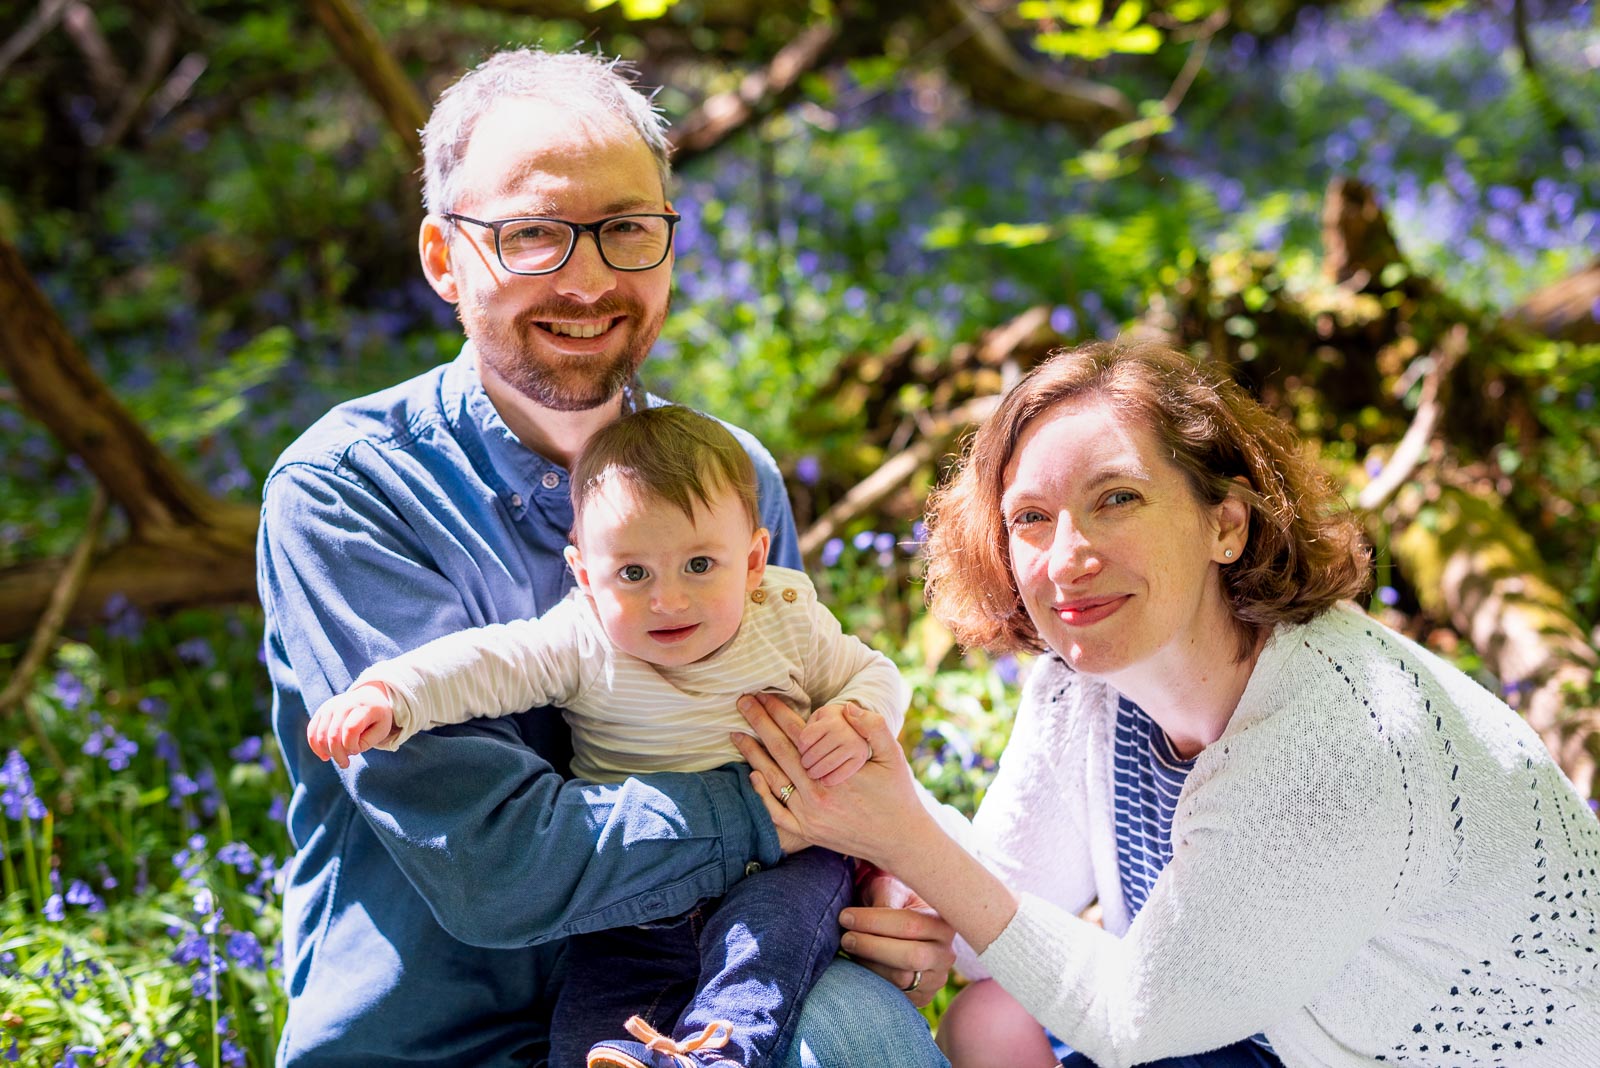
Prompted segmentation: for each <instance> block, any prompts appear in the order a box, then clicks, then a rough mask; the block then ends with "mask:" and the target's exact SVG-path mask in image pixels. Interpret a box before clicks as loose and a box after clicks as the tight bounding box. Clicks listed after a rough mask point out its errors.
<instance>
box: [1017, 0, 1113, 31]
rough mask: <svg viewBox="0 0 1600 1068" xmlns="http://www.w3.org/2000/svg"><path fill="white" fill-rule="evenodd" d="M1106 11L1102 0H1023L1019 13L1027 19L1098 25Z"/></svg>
mask: <svg viewBox="0 0 1600 1068" xmlns="http://www.w3.org/2000/svg"><path fill="white" fill-rule="evenodd" d="M1104 12H1105V7H1104V5H1103V4H1102V3H1101V0H1023V2H1022V3H1020V4H1018V5H1017V14H1019V15H1021V16H1022V17H1023V18H1025V19H1060V20H1061V21H1063V22H1065V23H1067V24H1069V25H1072V26H1097V25H1099V23H1100V16H1101V15H1102V14H1103V13H1104Z"/></svg>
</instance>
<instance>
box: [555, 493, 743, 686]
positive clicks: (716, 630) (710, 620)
mask: <svg viewBox="0 0 1600 1068" xmlns="http://www.w3.org/2000/svg"><path fill="white" fill-rule="evenodd" d="M767 541H768V538H767V532H766V531H765V530H764V529H757V530H752V529H751V527H750V517H749V515H748V514H746V512H745V510H744V506H743V505H742V504H741V503H740V502H739V498H738V496H737V495H736V494H734V493H733V492H732V491H731V490H722V491H720V492H718V493H716V494H714V495H713V496H712V499H711V505H710V507H705V506H700V505H697V506H696V508H695V511H694V517H693V518H692V519H691V518H690V517H689V516H686V515H684V514H683V512H682V510H680V509H679V508H678V507H677V506H676V505H674V504H672V503H670V502H668V501H662V500H657V499H656V498H654V497H650V496H648V495H643V494H639V493H636V492H634V491H633V489H632V487H630V486H628V485H627V484H626V483H624V482H622V481H621V480H619V479H607V480H606V481H605V482H604V483H603V484H601V485H600V486H598V487H596V488H595V490H594V491H593V492H592V493H591V494H590V495H589V497H588V498H587V499H586V500H585V501H584V503H583V515H582V517H581V519H580V522H579V534H578V546H577V550H576V551H574V550H572V549H569V550H567V552H568V560H569V561H570V562H571V563H572V566H573V571H574V573H575V574H576V575H577V577H578V584H579V586H581V587H582V588H583V590H584V592H585V593H587V594H588V595H589V597H590V599H591V600H592V601H593V602H594V607H595V612H596V614H597V615H598V616H599V617H600V625H601V626H602V627H603V628H605V632H606V636H607V637H609V638H610V639H611V642H612V644H613V645H615V646H616V647H617V648H619V649H621V650H622V651H623V652H625V653H629V654H631V655H633V656H636V657H638V658H639V659H641V660H645V661H648V662H649V663H652V664H658V665H660V666H662V667H679V666H681V665H684V664H692V663H694V662H695V661H697V660H701V659H704V658H705V657H707V656H710V655H711V654H712V653H714V652H716V651H717V650H718V649H720V648H722V647H723V646H724V645H725V644H727V642H728V641H729V639H731V638H732V637H733V636H734V634H735V633H737V632H738V630H739V622H740V620H742V619H743V618H744V606H745V600H746V599H747V598H748V597H749V595H750V591H752V590H754V589H755V588H756V587H757V586H759V585H760V584H761V576H762V574H763V573H764V571H765V570H766V560H767Z"/></svg>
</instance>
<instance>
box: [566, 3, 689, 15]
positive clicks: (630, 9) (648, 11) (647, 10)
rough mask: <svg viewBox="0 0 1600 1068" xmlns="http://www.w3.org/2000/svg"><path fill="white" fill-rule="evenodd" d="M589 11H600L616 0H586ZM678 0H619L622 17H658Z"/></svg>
mask: <svg viewBox="0 0 1600 1068" xmlns="http://www.w3.org/2000/svg"><path fill="white" fill-rule="evenodd" d="M586 2H587V6H588V8H589V10H590V11H602V10H604V9H606V8H608V7H610V6H611V5H612V4H615V3H617V2H618V0H586ZM677 2H678V0H621V4H622V14H623V17H625V18H629V19H658V18H660V17H661V16H662V15H665V14H666V13H667V8H669V7H671V6H672V5H673V4H676V3H677Z"/></svg>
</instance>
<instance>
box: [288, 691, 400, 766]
mask: <svg viewBox="0 0 1600 1068" xmlns="http://www.w3.org/2000/svg"><path fill="white" fill-rule="evenodd" d="M393 733H394V704H393V702H391V701H390V700H389V689H388V687H386V686H384V685H383V684H382V683H381V682H367V683H363V684H362V685H360V686H357V687H356V688H355V689H353V690H348V691H346V692H345V693H342V694H340V695H339V696H338V697H331V698H329V699H328V700H326V701H324V702H323V703H322V707H321V708H319V709H317V714H316V715H314V716H312V717H311V723H310V724H309V725H308V726H307V727H306V741H308V742H310V743H311V751H312V752H313V753H315V754H317V756H319V757H321V758H322V759H323V760H331V761H333V762H334V763H335V764H337V765H339V766H340V767H341V768H348V767H349V766H350V754H352V753H360V752H363V751H365V750H368V749H371V748H372V747H373V746H375V745H377V744H378V743H379V742H382V741H384V740H385V739H387V738H388V737H389V735H391V734H393Z"/></svg>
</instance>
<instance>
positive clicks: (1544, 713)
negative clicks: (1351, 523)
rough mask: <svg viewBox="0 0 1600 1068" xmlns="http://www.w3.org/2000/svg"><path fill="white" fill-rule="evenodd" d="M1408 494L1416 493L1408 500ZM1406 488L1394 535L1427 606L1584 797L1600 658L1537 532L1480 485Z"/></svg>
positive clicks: (1596, 746)
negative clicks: (1552, 572) (1433, 495)
mask: <svg viewBox="0 0 1600 1068" xmlns="http://www.w3.org/2000/svg"><path fill="white" fill-rule="evenodd" d="M1406 496H1409V497H1410V498H1411V499H1410V501H1409V502H1407V501H1406V499H1405V498H1406ZM1428 496H1429V495H1425V494H1423V493H1421V492H1415V493H1411V494H1409V495H1403V496H1402V498H1401V508H1402V510H1403V511H1405V512H1407V513H1408V519H1409V522H1407V523H1406V525H1405V527H1404V529H1403V530H1402V531H1401V532H1400V533H1399V534H1398V536H1396V537H1395V538H1394V540H1393V541H1392V542H1391V543H1390V548H1391V550H1392V551H1393V552H1394V556H1395V561H1396V562H1397V563H1398V564H1399V565H1400V568H1401V571H1402V572H1403V573H1404V575H1405V576H1406V580H1407V582H1408V583H1409V584H1410V585H1411V587H1412V589H1414V590H1415V591H1416V592H1417V597H1418V599H1419V600H1420V601H1421V603H1422V607H1423V608H1424V609H1425V610H1427V611H1428V612H1429V613H1430V614H1432V615H1434V616H1436V617H1437V618H1440V619H1447V620H1449V622H1450V625H1451V626H1452V627H1453V628H1454V629H1455V630H1456V631H1457V632H1458V633H1459V634H1461V635H1463V636H1464V637H1465V638H1466V639H1467V640H1468V641H1469V642H1471V644H1472V648H1473V649H1474V650H1475V651H1476V652H1477V653H1478V655H1479V656H1481V657H1482V658H1483V662H1484V666H1485V667H1486V668H1488V669H1489V671H1490V672H1492V673H1493V674H1494V676H1495V677H1496V678H1498V679H1499V680H1500V682H1501V684H1502V687H1503V696H1506V697H1507V699H1508V700H1510V701H1511V702H1512V703H1513V704H1514V705H1515V706H1516V707H1517V708H1518V710H1519V711H1520V712H1521V713H1522V714H1523V716H1524V717H1525V718H1526V719H1527V721H1528V723H1529V725H1530V726H1532V727H1533V729H1534V730H1535V731H1537V732H1538V733H1539V736H1540V737H1541V738H1542V739H1544V743H1545V745H1546V746H1547V747H1548V748H1549V750H1550V752H1551V754H1552V755H1553V756H1554V757H1555V758H1556V762H1557V763H1559V764H1560V765H1561V768H1562V770H1563V771H1565V772H1566V773H1567V775H1568V777H1569V778H1571V779H1572V781H1573V782H1574V783H1576V784H1577V787H1578V789H1579V790H1580V791H1582V793H1583V795H1584V796H1585V797H1591V796H1593V795H1594V790H1595V786H1596V781H1595V768H1596V762H1597V758H1600V707H1596V706H1595V704H1594V697H1593V689H1592V687H1593V683H1594V673H1595V669H1596V667H1597V666H1600V657H1597V655H1596V653H1595V650H1594V648H1593V646H1591V645H1590V644H1589V642H1588V638H1587V636H1586V635H1585V634H1584V632H1583V628H1582V626H1581V625H1580V624H1579V623H1578V621H1577V619H1576V618H1575V617H1574V615H1573V612H1572V609H1571V607H1570V605H1569V604H1568V603H1567V599H1566V597H1565V596H1564V595H1563V594H1562V592H1561V591H1560V590H1559V589H1557V588H1556V586H1555V584H1554V583H1552V582H1551V581H1550V579H1549V577H1548V572H1547V571H1546V568H1545V565H1544V561H1543V560H1541V559H1540V557H1539V553H1538V550H1537V549H1536V548H1535V547H1534V544H1533V539H1531V538H1530V537H1528V535H1527V533H1526V532H1524V531H1523V530H1522V529H1521V528H1520V527H1518V526H1517V525H1516V522H1515V521H1514V520H1513V519H1512V518H1511V516H1510V515H1509V514H1508V513H1507V511H1506V509H1505V506H1504V504H1503V502H1501V501H1499V500H1498V499H1496V498H1494V496H1493V495H1492V494H1490V493H1488V491H1487V490H1485V489H1484V488H1482V487H1474V488H1473V489H1472V490H1470V491H1469V490H1467V489H1464V488H1462V487H1459V486H1454V485H1445V486H1442V487H1440V489H1439V493H1438V497H1437V499H1436V500H1429V499H1427V498H1428Z"/></svg>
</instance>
